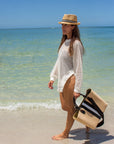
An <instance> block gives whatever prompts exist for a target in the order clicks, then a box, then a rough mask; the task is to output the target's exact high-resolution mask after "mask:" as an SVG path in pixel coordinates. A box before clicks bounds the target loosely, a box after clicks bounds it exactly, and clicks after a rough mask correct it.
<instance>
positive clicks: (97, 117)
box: [73, 89, 107, 129]
mask: <svg viewBox="0 0 114 144" xmlns="http://www.w3.org/2000/svg"><path fill="white" fill-rule="evenodd" d="M80 95H82V96H83V97H84V98H83V100H82V102H81V104H80V105H79V106H78V105H77V104H76V102H75V98H73V102H74V107H75V110H76V111H75V113H74V115H73V119H74V120H77V121H79V122H81V123H82V124H84V125H86V126H87V127H89V128H91V129H95V128H96V127H100V126H102V125H103V124H104V111H105V109H106V107H107V103H106V102H105V101H104V100H103V99H102V98H101V97H100V96H99V95H98V94H96V93H95V92H94V91H93V90H92V89H88V90H87V91H86V95H83V94H80Z"/></svg>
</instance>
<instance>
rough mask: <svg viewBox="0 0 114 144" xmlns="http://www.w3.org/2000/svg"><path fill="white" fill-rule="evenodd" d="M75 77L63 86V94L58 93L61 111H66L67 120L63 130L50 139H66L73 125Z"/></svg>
mask: <svg viewBox="0 0 114 144" xmlns="http://www.w3.org/2000/svg"><path fill="white" fill-rule="evenodd" d="M74 84H75V77H74V76H72V77H71V78H70V79H69V80H68V81H67V82H66V84H65V87H64V90H63V93H60V101H61V106H62V109H63V110H65V111H67V120H66V127H65V130H64V131H63V132H62V133H61V134H59V135H56V136H53V137H52V139H54V140H60V139H64V138H68V135H69V132H70V129H71V127H72V125H73V123H74V120H73V114H74V112H75V110H74V105H73V91H74Z"/></svg>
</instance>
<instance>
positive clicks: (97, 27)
mask: <svg viewBox="0 0 114 144" xmlns="http://www.w3.org/2000/svg"><path fill="white" fill-rule="evenodd" d="M79 27H80V28H95V27H96V28H98V27H99V28H101V27H114V26H111V25H110V26H79ZM41 28H52V29H55V28H61V27H60V26H55V27H54V26H47V27H17V28H16V27H14V28H10V27H9V28H0V30H5V29H6V30H8V29H9V30H10V29H41Z"/></svg>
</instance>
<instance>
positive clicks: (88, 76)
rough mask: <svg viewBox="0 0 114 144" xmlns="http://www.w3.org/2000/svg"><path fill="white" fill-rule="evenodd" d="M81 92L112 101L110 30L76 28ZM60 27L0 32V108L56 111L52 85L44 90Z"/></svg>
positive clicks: (113, 35) (113, 66)
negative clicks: (81, 48)
mask: <svg viewBox="0 0 114 144" xmlns="http://www.w3.org/2000/svg"><path fill="white" fill-rule="evenodd" d="M79 29H80V34H81V39H82V42H83V45H84V47H85V54H84V56H83V85H82V93H85V92H86V89H88V88H92V89H93V90H95V91H96V92H97V93H98V94H99V95H100V96H101V97H102V98H103V99H105V100H106V101H108V102H109V101H110V102H112V101H113V100H114V96H113V93H114V27H80V28H79ZM61 35H62V32H61V28H38V29H1V30H0V109H1V110H17V109H25V108H28V109H39V108H45V109H60V102H59V93H58V92H57V90H56V89H57V87H56V84H57V82H55V83H54V89H53V90H50V89H49V88H48V82H49V75H50V72H51V70H52V68H53V65H54V63H55V61H56V58H57V49H58V46H59V43H60V40H61Z"/></svg>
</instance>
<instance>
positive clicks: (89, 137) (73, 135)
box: [69, 128, 114, 144]
mask: <svg viewBox="0 0 114 144" xmlns="http://www.w3.org/2000/svg"><path fill="white" fill-rule="evenodd" d="M69 138H70V139H74V140H85V142H84V143H83V144H100V143H102V142H106V141H110V140H112V139H113V140H114V136H113V135H109V132H108V131H107V130H104V129H95V130H90V132H89V133H86V132H85V128H80V129H76V130H72V131H71V132H70V137H69Z"/></svg>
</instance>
